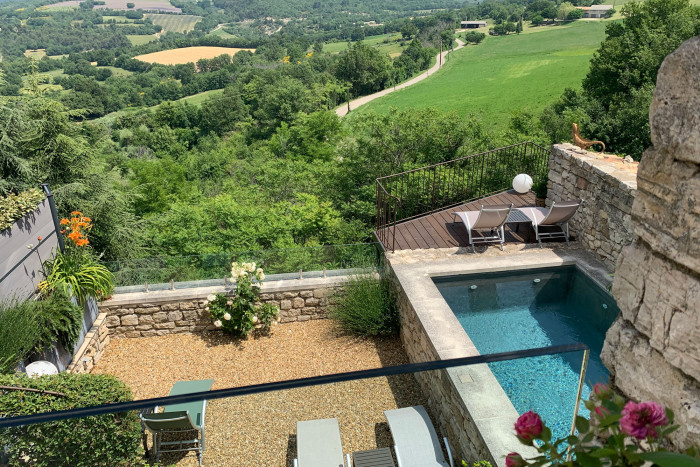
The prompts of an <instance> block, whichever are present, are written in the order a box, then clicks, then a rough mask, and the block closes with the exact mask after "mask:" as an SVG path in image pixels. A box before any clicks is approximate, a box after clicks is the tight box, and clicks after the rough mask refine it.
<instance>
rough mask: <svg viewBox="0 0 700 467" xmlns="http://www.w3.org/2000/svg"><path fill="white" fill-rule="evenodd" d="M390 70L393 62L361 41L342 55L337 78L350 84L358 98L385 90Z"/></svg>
mask: <svg viewBox="0 0 700 467" xmlns="http://www.w3.org/2000/svg"><path fill="white" fill-rule="evenodd" d="M390 70H391V62H390V61H389V58H388V57H387V56H386V55H383V54H381V53H380V52H379V51H378V50H377V49H374V48H372V47H370V46H368V45H366V44H365V43H363V42H362V41H359V42H355V43H354V44H353V45H352V46H351V47H350V49H348V50H347V51H346V52H345V53H343V54H341V55H340V58H339V59H338V61H337V62H336V67H335V76H336V77H337V78H338V79H340V80H343V81H348V82H350V83H351V84H352V88H351V90H352V93H353V95H355V96H358V95H362V94H371V93H372V92H375V91H380V90H382V89H384V86H385V85H386V82H387V81H388V79H389V76H390Z"/></svg>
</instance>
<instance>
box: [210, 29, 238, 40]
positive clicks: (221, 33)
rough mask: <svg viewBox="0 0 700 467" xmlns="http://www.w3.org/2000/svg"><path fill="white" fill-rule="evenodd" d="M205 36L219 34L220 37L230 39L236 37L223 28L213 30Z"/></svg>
mask: <svg viewBox="0 0 700 467" xmlns="http://www.w3.org/2000/svg"><path fill="white" fill-rule="evenodd" d="M207 36H219V37H221V38H222V39H232V38H234V37H236V36H234V35H233V34H229V33H228V32H226V31H225V30H224V28H221V29H216V30H213V31H211V32H210V33H209V34H207Z"/></svg>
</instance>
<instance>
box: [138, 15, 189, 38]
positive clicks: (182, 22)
mask: <svg viewBox="0 0 700 467" xmlns="http://www.w3.org/2000/svg"><path fill="white" fill-rule="evenodd" d="M144 16H145V17H146V18H149V19H150V20H151V21H153V24H157V25H160V26H163V31H164V32H178V33H181V34H184V33H187V32H190V31H191V30H193V29H194V25H195V24H197V23H198V22H200V21H202V17H201V16H195V15H162V14H156V13H146V14H145V15H144Z"/></svg>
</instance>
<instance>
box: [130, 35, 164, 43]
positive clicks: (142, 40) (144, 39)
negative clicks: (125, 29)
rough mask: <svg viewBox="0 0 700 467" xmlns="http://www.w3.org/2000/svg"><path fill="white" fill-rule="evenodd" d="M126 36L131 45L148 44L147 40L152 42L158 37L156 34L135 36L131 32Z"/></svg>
mask: <svg viewBox="0 0 700 467" xmlns="http://www.w3.org/2000/svg"><path fill="white" fill-rule="evenodd" d="M126 38H127V39H129V41H131V45H143V44H148V43H149V42H153V41H155V40H157V39H158V38H157V37H156V36H150V35H146V36H136V35H133V34H127V35H126Z"/></svg>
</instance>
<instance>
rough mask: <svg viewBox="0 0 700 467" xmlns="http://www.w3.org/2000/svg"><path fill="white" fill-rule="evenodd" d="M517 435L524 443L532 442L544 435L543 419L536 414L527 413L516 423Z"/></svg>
mask: <svg viewBox="0 0 700 467" xmlns="http://www.w3.org/2000/svg"><path fill="white" fill-rule="evenodd" d="M515 433H516V434H517V435H518V438H520V439H521V440H523V441H526V442H527V441H532V440H533V439H535V438H537V437H538V436H539V435H540V434H541V433H542V419H541V418H540V416H539V415H537V414H536V413H535V412H533V411H532V410H530V411H529V412H525V413H524V414H522V415H521V416H520V417H518V420H517V421H516V422H515Z"/></svg>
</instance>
